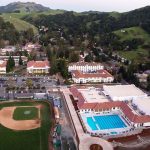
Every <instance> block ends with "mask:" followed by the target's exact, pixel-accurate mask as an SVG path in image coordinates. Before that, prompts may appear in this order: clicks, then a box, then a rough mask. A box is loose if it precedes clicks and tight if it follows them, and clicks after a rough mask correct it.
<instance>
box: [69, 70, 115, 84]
mask: <svg viewBox="0 0 150 150" xmlns="http://www.w3.org/2000/svg"><path fill="white" fill-rule="evenodd" d="M72 80H73V81H74V82H75V83H88V82H92V83H94V82H96V83H98V82H113V80H114V77H113V76H112V75H111V74H110V73H109V72H108V71H106V70H97V71H96V72H82V71H80V70H74V71H72Z"/></svg>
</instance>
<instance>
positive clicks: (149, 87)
mask: <svg viewBox="0 0 150 150" xmlns="http://www.w3.org/2000/svg"><path fill="white" fill-rule="evenodd" d="M147 90H148V91H150V75H148V77H147Z"/></svg>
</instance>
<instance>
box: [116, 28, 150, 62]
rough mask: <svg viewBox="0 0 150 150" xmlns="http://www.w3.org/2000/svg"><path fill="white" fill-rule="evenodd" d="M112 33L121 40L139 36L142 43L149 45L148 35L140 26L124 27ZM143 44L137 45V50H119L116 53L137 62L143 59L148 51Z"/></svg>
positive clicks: (149, 37)
mask: <svg viewBox="0 0 150 150" xmlns="http://www.w3.org/2000/svg"><path fill="white" fill-rule="evenodd" d="M114 33H115V34H116V35H118V36H119V37H120V38H121V39H120V40H121V41H124V40H132V39H134V38H140V39H142V40H143V41H144V44H143V45H150V35H149V34H148V33H147V32H146V31H144V30H143V29H142V28H140V27H131V28H124V29H122V30H117V31H115V32H114ZM143 45H141V46H139V47H138V49H137V50H132V51H119V52H118V53H119V54H120V55H121V56H122V57H124V58H127V59H129V60H134V61H137V62H139V61H143V58H146V57H147V56H148V51H149V49H146V48H143V47H142V46H143Z"/></svg>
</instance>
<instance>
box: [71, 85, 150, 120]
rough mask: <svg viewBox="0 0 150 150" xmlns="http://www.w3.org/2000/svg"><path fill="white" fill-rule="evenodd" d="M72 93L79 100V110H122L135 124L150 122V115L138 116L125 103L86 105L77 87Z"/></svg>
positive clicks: (73, 88) (72, 88) (72, 89)
mask: <svg viewBox="0 0 150 150" xmlns="http://www.w3.org/2000/svg"><path fill="white" fill-rule="evenodd" d="M70 91H71V92H72V94H73V96H74V97H76V98H78V103H77V105H78V108H79V109H92V110H95V111H102V110H108V109H112V108H116V107H118V108H120V110H122V112H123V113H124V114H125V116H126V117H127V118H128V119H129V120H130V121H131V122H134V123H146V122H150V115H137V114H135V113H134V112H133V110H132V109H131V108H130V107H129V106H128V105H127V104H126V103H124V102H121V101H114V102H104V103H85V99H84V97H83V96H82V94H81V93H80V92H79V91H78V89H77V88H76V87H71V88H70Z"/></svg>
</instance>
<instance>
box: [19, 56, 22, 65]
mask: <svg viewBox="0 0 150 150" xmlns="http://www.w3.org/2000/svg"><path fill="white" fill-rule="evenodd" d="M19 65H20V66H22V65H23V61H22V57H21V56H20V57H19Z"/></svg>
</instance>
